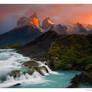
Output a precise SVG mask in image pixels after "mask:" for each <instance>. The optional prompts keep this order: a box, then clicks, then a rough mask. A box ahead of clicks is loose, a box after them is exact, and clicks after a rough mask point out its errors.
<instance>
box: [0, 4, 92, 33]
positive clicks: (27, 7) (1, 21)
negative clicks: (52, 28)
mask: <svg viewBox="0 0 92 92" xmlns="http://www.w3.org/2000/svg"><path fill="white" fill-rule="evenodd" d="M34 12H36V13H37V15H38V17H39V20H40V21H42V20H43V19H44V18H46V17H50V18H51V19H52V20H53V21H54V22H55V24H64V25H68V24H75V23H77V22H79V23H81V24H90V25H92V4H48V5H46V4H24V5H23V4H21V5H20V4H18V5H13V4H11V5H9V4H8V5H7V4H6V5H4V4H2V5H0V34H2V33H4V32H7V31H9V30H11V29H13V28H15V27H16V23H17V21H18V19H19V18H20V17H22V16H26V17H30V16H31V15H32V14H33V13H34Z"/></svg>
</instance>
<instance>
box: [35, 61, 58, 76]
mask: <svg viewBox="0 0 92 92" xmlns="http://www.w3.org/2000/svg"><path fill="white" fill-rule="evenodd" d="M37 62H38V63H39V66H45V67H46V68H47V70H48V72H49V73H51V74H59V73H57V72H54V71H52V70H51V69H50V68H49V67H48V66H47V65H46V64H45V62H41V61H37ZM43 73H44V70H43Z"/></svg>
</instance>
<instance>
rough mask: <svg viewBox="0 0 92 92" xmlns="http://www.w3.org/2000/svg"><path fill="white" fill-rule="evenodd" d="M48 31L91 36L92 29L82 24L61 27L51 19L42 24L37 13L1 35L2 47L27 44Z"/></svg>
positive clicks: (22, 18)
mask: <svg viewBox="0 0 92 92" xmlns="http://www.w3.org/2000/svg"><path fill="white" fill-rule="evenodd" d="M47 31H54V32H56V33H57V34H63V35H69V34H84V35H86V34H91V33H92V29H91V28H90V29H88V27H87V28H85V27H84V26H83V25H82V24H80V23H77V24H75V25H72V26H71V25H68V26H65V25H61V24H55V23H54V22H53V21H52V20H51V18H50V17H46V18H45V19H43V21H42V23H41V22H40V20H39V18H38V16H37V14H36V13H34V14H33V15H32V16H30V17H21V18H20V19H19V20H18V21H17V26H16V27H15V28H14V29H12V30H10V31H9V32H6V33H4V34H2V35H0V46H7V45H11V44H22V45H24V44H27V43H29V42H31V41H33V40H35V39H36V38H37V37H39V36H41V35H42V34H44V33H45V32H47Z"/></svg>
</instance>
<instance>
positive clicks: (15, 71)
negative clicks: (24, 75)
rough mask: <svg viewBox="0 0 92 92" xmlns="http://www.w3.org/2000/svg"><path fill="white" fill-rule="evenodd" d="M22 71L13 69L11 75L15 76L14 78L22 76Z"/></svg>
mask: <svg viewBox="0 0 92 92" xmlns="http://www.w3.org/2000/svg"><path fill="white" fill-rule="evenodd" d="M20 74H21V71H20V70H13V71H11V72H10V73H9V75H10V76H13V77H14V78H16V77H20Z"/></svg>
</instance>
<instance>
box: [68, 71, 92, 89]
mask: <svg viewBox="0 0 92 92" xmlns="http://www.w3.org/2000/svg"><path fill="white" fill-rule="evenodd" d="M71 83H72V85H70V86H69V87H68V88H77V87H80V84H84V85H92V72H82V73H81V74H80V75H76V76H75V77H74V78H73V79H72V81H71Z"/></svg>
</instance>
